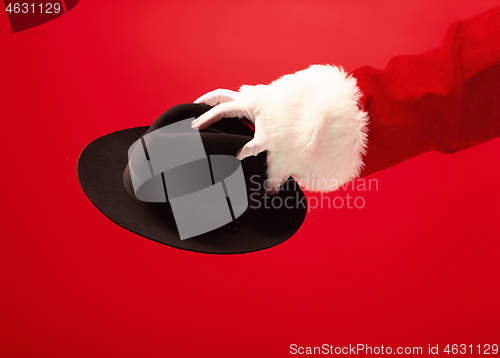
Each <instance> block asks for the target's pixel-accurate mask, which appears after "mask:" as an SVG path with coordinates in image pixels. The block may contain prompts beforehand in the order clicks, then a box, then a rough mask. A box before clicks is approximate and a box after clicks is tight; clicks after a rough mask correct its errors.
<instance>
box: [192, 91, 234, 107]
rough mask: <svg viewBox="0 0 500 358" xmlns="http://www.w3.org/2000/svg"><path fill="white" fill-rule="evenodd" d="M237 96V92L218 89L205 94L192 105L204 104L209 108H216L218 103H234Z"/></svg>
mask: <svg viewBox="0 0 500 358" xmlns="http://www.w3.org/2000/svg"><path fill="white" fill-rule="evenodd" d="M237 94H238V92H234V91H231V90H227V89H222V88H219V89H216V90H214V91H212V92H208V93H205V94H204V95H203V96H201V97H199V98H198V99H197V100H196V101H194V103H204V104H208V105H209V106H216V105H218V104H219V103H226V102H231V101H234V100H235V97H236V95H237Z"/></svg>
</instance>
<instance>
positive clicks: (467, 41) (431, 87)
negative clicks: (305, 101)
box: [353, 7, 500, 176]
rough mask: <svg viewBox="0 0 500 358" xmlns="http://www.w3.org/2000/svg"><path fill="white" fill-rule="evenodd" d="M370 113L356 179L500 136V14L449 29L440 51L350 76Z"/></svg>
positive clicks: (498, 10)
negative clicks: (427, 154)
mask: <svg viewBox="0 0 500 358" xmlns="http://www.w3.org/2000/svg"><path fill="white" fill-rule="evenodd" d="M353 75H354V76H355V77H356V78H357V80H358V86H359V88H360V89H361V91H362V92H363V100H362V104H363V106H364V109H365V110H366V111H367V112H368V113H369V116H370V124H369V141H368V151H367V154H366V156H365V157H364V163H365V169H364V170H363V172H362V173H361V176H366V175H369V174H371V173H374V172H376V171H379V170H382V169H385V168H388V167H390V166H393V165H395V164H397V163H400V162H402V161H404V160H407V159H409V158H412V157H414V156H417V155H420V154H422V153H424V152H427V151H430V150H436V151H439V152H442V153H454V152H456V151H459V150H462V149H465V148H468V147H470V146H473V145H476V144H480V143H483V142H485V141H488V140H490V139H493V138H496V137H499V136H500V7H496V8H494V9H492V10H490V11H488V12H486V13H483V14H481V15H478V16H476V17H474V18H472V19H469V20H463V21H458V22H456V23H454V24H452V25H451V26H450V27H449V29H448V31H447V33H446V36H445V39H444V41H443V45H442V46H441V47H439V48H437V49H434V50H432V51H429V52H426V53H423V54H421V55H408V56H397V57H394V58H393V59H391V60H390V61H389V63H388V64H387V67H386V68H385V69H383V70H377V69H375V68H373V67H370V66H364V67H362V68H360V69H358V70H356V71H354V72H353Z"/></svg>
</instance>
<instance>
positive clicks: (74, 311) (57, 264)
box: [0, 0, 500, 357]
mask: <svg viewBox="0 0 500 358" xmlns="http://www.w3.org/2000/svg"><path fill="white" fill-rule="evenodd" d="M497 4H498V1H494V0H476V1H467V2H465V1H461V2H460V1H456V0H442V1H439V2H436V1H430V0H415V1H394V0H381V1H368V0H367V1H349V2H348V1H343V2H338V1H337V2H334V1H310V2H307V3H306V2H305V1H291V0H288V1H276V2H273V1H248V2H244V3H243V2H238V1H212V2H208V1H199V2H195V1H176V2H165V1H142V2H139V1H123V0H120V1H118V0H115V1H91V0H85V1H81V2H80V3H79V4H78V5H77V6H76V7H75V8H74V9H73V10H72V11H71V12H69V13H68V14H66V15H64V16H62V17H60V18H58V19H56V20H54V21H51V22H49V23H46V24H44V25H41V26H38V27H35V28H33V29H29V30H26V31H22V32H19V33H16V34H13V33H12V32H11V29H10V26H9V23H8V19H7V15H6V14H5V13H3V14H0V46H1V56H0V65H1V75H0V79H1V81H0V118H1V123H2V141H1V152H2V159H1V165H2V176H1V179H0V181H1V185H2V205H1V229H2V231H1V232H2V234H1V235H2V239H1V241H0V243H1V248H0V275H1V277H0V278H1V281H0V356H1V357H258V356H262V357H282V356H283V357H284V356H289V355H290V353H289V346H290V344H297V345H299V346H314V345H321V344H323V343H328V344H332V345H336V346H344V345H349V344H357V343H362V344H364V343H366V344H369V345H372V346H380V345H384V346H392V347H397V346H408V345H409V346H422V347H424V350H426V347H427V346H428V344H433V345H435V344H438V343H439V344H440V346H441V345H444V344H447V343H458V344H461V343H463V344H475V345H477V344H485V343H489V344H492V343H497V344H499V343H500V339H499V337H500V304H499V302H500V286H499V281H500V264H499V260H498V257H499V253H500V240H499V238H500V227H499V220H498V219H499V212H500V208H499V202H500V189H499V186H498V182H499V180H500V167H499V165H498V163H499V155H500V140H498V139H496V140H493V141H490V142H488V143H485V144H482V145H479V146H476V147H473V148H471V149H468V150H465V151H462V152H459V153H457V154H453V155H443V154H438V153H427V154H425V155H422V156H420V157H418V158H415V159H412V160H409V161H407V162H404V163H402V164H400V165H397V166H395V167H392V168H390V169H388V170H385V171H383V172H379V173H376V174H374V175H372V176H371V177H370V178H375V179H377V180H378V183H379V190H378V191H375V190H373V191H370V192H352V193H350V194H351V195H354V196H359V195H361V196H363V197H364V198H365V200H366V206H365V208H363V209H359V210H358V209H347V208H343V209H316V210H312V211H311V212H310V213H309V214H308V215H307V218H306V220H305V222H304V224H303V226H302V227H301V229H300V230H299V231H298V233H297V234H296V235H295V236H293V237H292V238H291V239H290V240H288V241H286V242H285V243H283V244H282V245H279V246H277V247H274V248H271V249H269V250H265V251H261V252H256V253H251V254H245V255H237V256H212V255H206V254H197V253H192V252H186V251H181V250H177V249H173V248H170V247H167V246H163V245H160V244H158V243H155V242H153V241H149V240H146V239H144V238H141V237H139V236H137V235H134V234H132V233H130V232H128V231H126V230H124V229H122V228H121V227H119V226H117V225H115V224H114V223H112V222H111V221H109V220H108V219H106V218H105V217H104V216H103V215H102V214H101V213H99V211H98V210H97V209H96V208H95V207H94V206H93V205H92V204H91V203H90V201H89V200H88V199H87V198H86V196H85V195H84V193H83V192H82V190H81V188H80V186H79V184H78V180H77V174H76V162H77V158H78V155H79V153H80V152H81V150H82V149H83V148H84V147H85V145H86V144H88V143H89V142H91V141H92V140H94V139H95V138H97V137H99V136H102V135H104V134H107V133H110V132H112V131H116V130H120V129H124V128H127V127H135V126H140V125H149V124H150V123H151V122H152V121H153V120H154V119H155V118H156V117H157V116H158V115H160V114H161V113H162V112H163V111H164V110H166V109H168V108H169V107H170V106H172V105H175V104H177V103H182V102H191V101H193V100H194V99H196V98H197V97H198V96H200V95H201V94H203V93H205V92H207V91H210V90H212V89H215V88H217V87H221V88H229V89H237V88H238V87H239V86H240V85H241V84H258V83H269V82H271V81H272V80H274V79H276V78H277V77H279V76H280V75H283V74H286V73H291V72H294V71H296V70H300V69H303V68H305V67H307V66H308V65H310V64H313V63H322V64H323V63H332V64H340V65H343V66H344V67H345V68H346V69H347V70H349V71H351V70H354V69H356V68H358V67H360V66H362V65H365V64H367V65H373V66H375V67H377V68H383V67H384V66H385V64H386V63H387V61H388V60H389V59H390V58H391V57H393V56H395V55H400V54H417V53H421V52H424V51H426V50H429V49H432V48H434V47H437V46H439V45H440V43H441V41H442V38H443V36H444V33H445V30H446V28H447V27H448V25H449V24H450V23H452V22H453V21H455V20H458V19H461V18H468V17H471V16H473V15H476V14H478V13H480V12H483V11H485V10H487V9H489V8H491V7H493V6H495V5H497ZM291 125H293V123H291ZM307 195H308V196H309V197H311V194H309V193H307ZM345 195H346V192H343V191H340V192H338V193H334V194H332V195H330V197H332V198H333V197H335V196H343V197H345Z"/></svg>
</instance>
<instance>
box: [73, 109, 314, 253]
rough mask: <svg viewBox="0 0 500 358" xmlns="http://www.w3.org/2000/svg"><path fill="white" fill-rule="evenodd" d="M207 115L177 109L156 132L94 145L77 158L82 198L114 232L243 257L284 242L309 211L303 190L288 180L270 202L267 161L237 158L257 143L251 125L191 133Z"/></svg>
mask: <svg viewBox="0 0 500 358" xmlns="http://www.w3.org/2000/svg"><path fill="white" fill-rule="evenodd" d="M210 108H212V107H210V106H208V105H204V104H180V105H177V106H174V107H172V108H170V109H169V110H167V111H166V112H165V113H163V114H162V115H161V116H160V117H159V118H158V119H156V121H154V123H153V124H152V125H151V126H150V127H136V128H129V129H125V130H120V131H117V132H113V133H110V134H108V135H105V136H103V137H100V138H98V139H96V140H94V141H92V142H91V143H89V144H88V145H87V146H86V147H85V149H84V150H83V151H82V152H81V154H80V157H79V159H78V166H77V171H78V179H79V181H80V185H81V187H82V189H83V191H84V192H85V194H86V195H87V197H88V198H89V199H90V201H91V202H92V203H93V204H94V205H95V206H96V207H97V209H99V211H101V212H102V213H103V214H104V215H105V216H106V217H108V218H109V219H110V220H112V221H113V222H115V223H116V224H118V225H120V226H121V227H123V228H125V229H127V230H129V231H132V232H134V233H136V234H138V235H141V236H143V237H145V238H148V239H150V240H153V241H157V242H159V243H162V244H165V245H168V246H171V247H175V248H179V249H184V250H189V251H196V252H203V253H212V254H239V253H247V252H252V251H257V250H262V249H266V248H270V247H272V246H275V245H278V244H280V243H282V242H284V241H285V240H287V239H289V238H290V237H291V236H292V235H293V234H294V233H295V232H296V231H297V230H298V229H299V228H300V226H301V224H302V222H303V221H304V218H305V215H306V212H307V202H306V200H305V196H304V194H303V192H302V190H301V189H300V186H299V185H298V184H297V183H296V182H295V181H294V180H293V179H292V178H290V179H289V180H288V181H287V182H286V183H284V184H283V186H282V189H281V190H280V192H279V194H278V195H276V196H271V197H270V196H266V195H265V194H264V191H265V181H266V153H265V152H263V153H260V154H259V155H257V156H254V157H248V158H245V159H244V160H242V161H241V162H240V161H239V160H238V159H237V158H236V152H237V151H238V149H239V148H241V147H242V146H243V145H245V144H246V143H247V142H249V141H250V140H251V139H252V138H253V135H254V132H253V131H252V130H251V129H250V128H249V127H248V126H247V125H245V124H244V123H243V122H242V121H240V120H237V119H235V118H223V119H222V120H221V121H219V122H216V123H214V124H212V125H211V126H210V127H208V128H206V129H204V130H201V131H196V130H193V129H191V127H190V126H189V123H190V121H191V120H192V119H194V118H197V117H198V116H200V115H201V114H203V113H205V112H206V111H208V110H209V109H210Z"/></svg>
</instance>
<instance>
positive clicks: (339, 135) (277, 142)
mask: <svg viewBox="0 0 500 358" xmlns="http://www.w3.org/2000/svg"><path fill="white" fill-rule="evenodd" d="M240 92H241V93H243V94H246V95H249V96H252V97H254V98H255V99H256V100H257V103H259V105H260V107H261V108H260V110H261V112H262V119H263V120H264V128H265V130H266V132H267V142H268V170H267V172H268V178H269V179H271V180H272V186H273V187H275V186H276V185H279V184H280V183H281V181H282V180H286V179H287V178H288V177H289V176H290V175H291V176H293V177H294V178H295V180H297V181H298V182H299V184H300V185H301V186H302V187H303V188H305V189H306V190H310V191H320V192H327V191H333V190H336V189H337V188H339V187H340V186H341V185H343V184H344V183H346V182H348V181H349V180H351V179H353V178H356V177H358V176H359V174H360V171H361V169H362V167H363V161H362V156H363V154H365V151H366V146H367V141H368V133H367V132H368V129H367V123H368V114H367V113H366V112H364V111H363V110H362V109H361V108H360V105H359V100H360V98H361V96H362V94H361V92H360V90H359V88H358V87H357V83H356V78H354V77H352V76H349V75H348V74H347V73H346V72H345V71H344V70H343V69H342V68H339V67H335V66H329V65H312V66H310V67H309V68H307V69H305V70H302V71H299V72H296V73H294V74H290V75H286V76H283V77H281V78H279V79H278V80H276V81H274V82H272V83H271V84H269V85H257V86H242V87H241V88H240Z"/></svg>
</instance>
